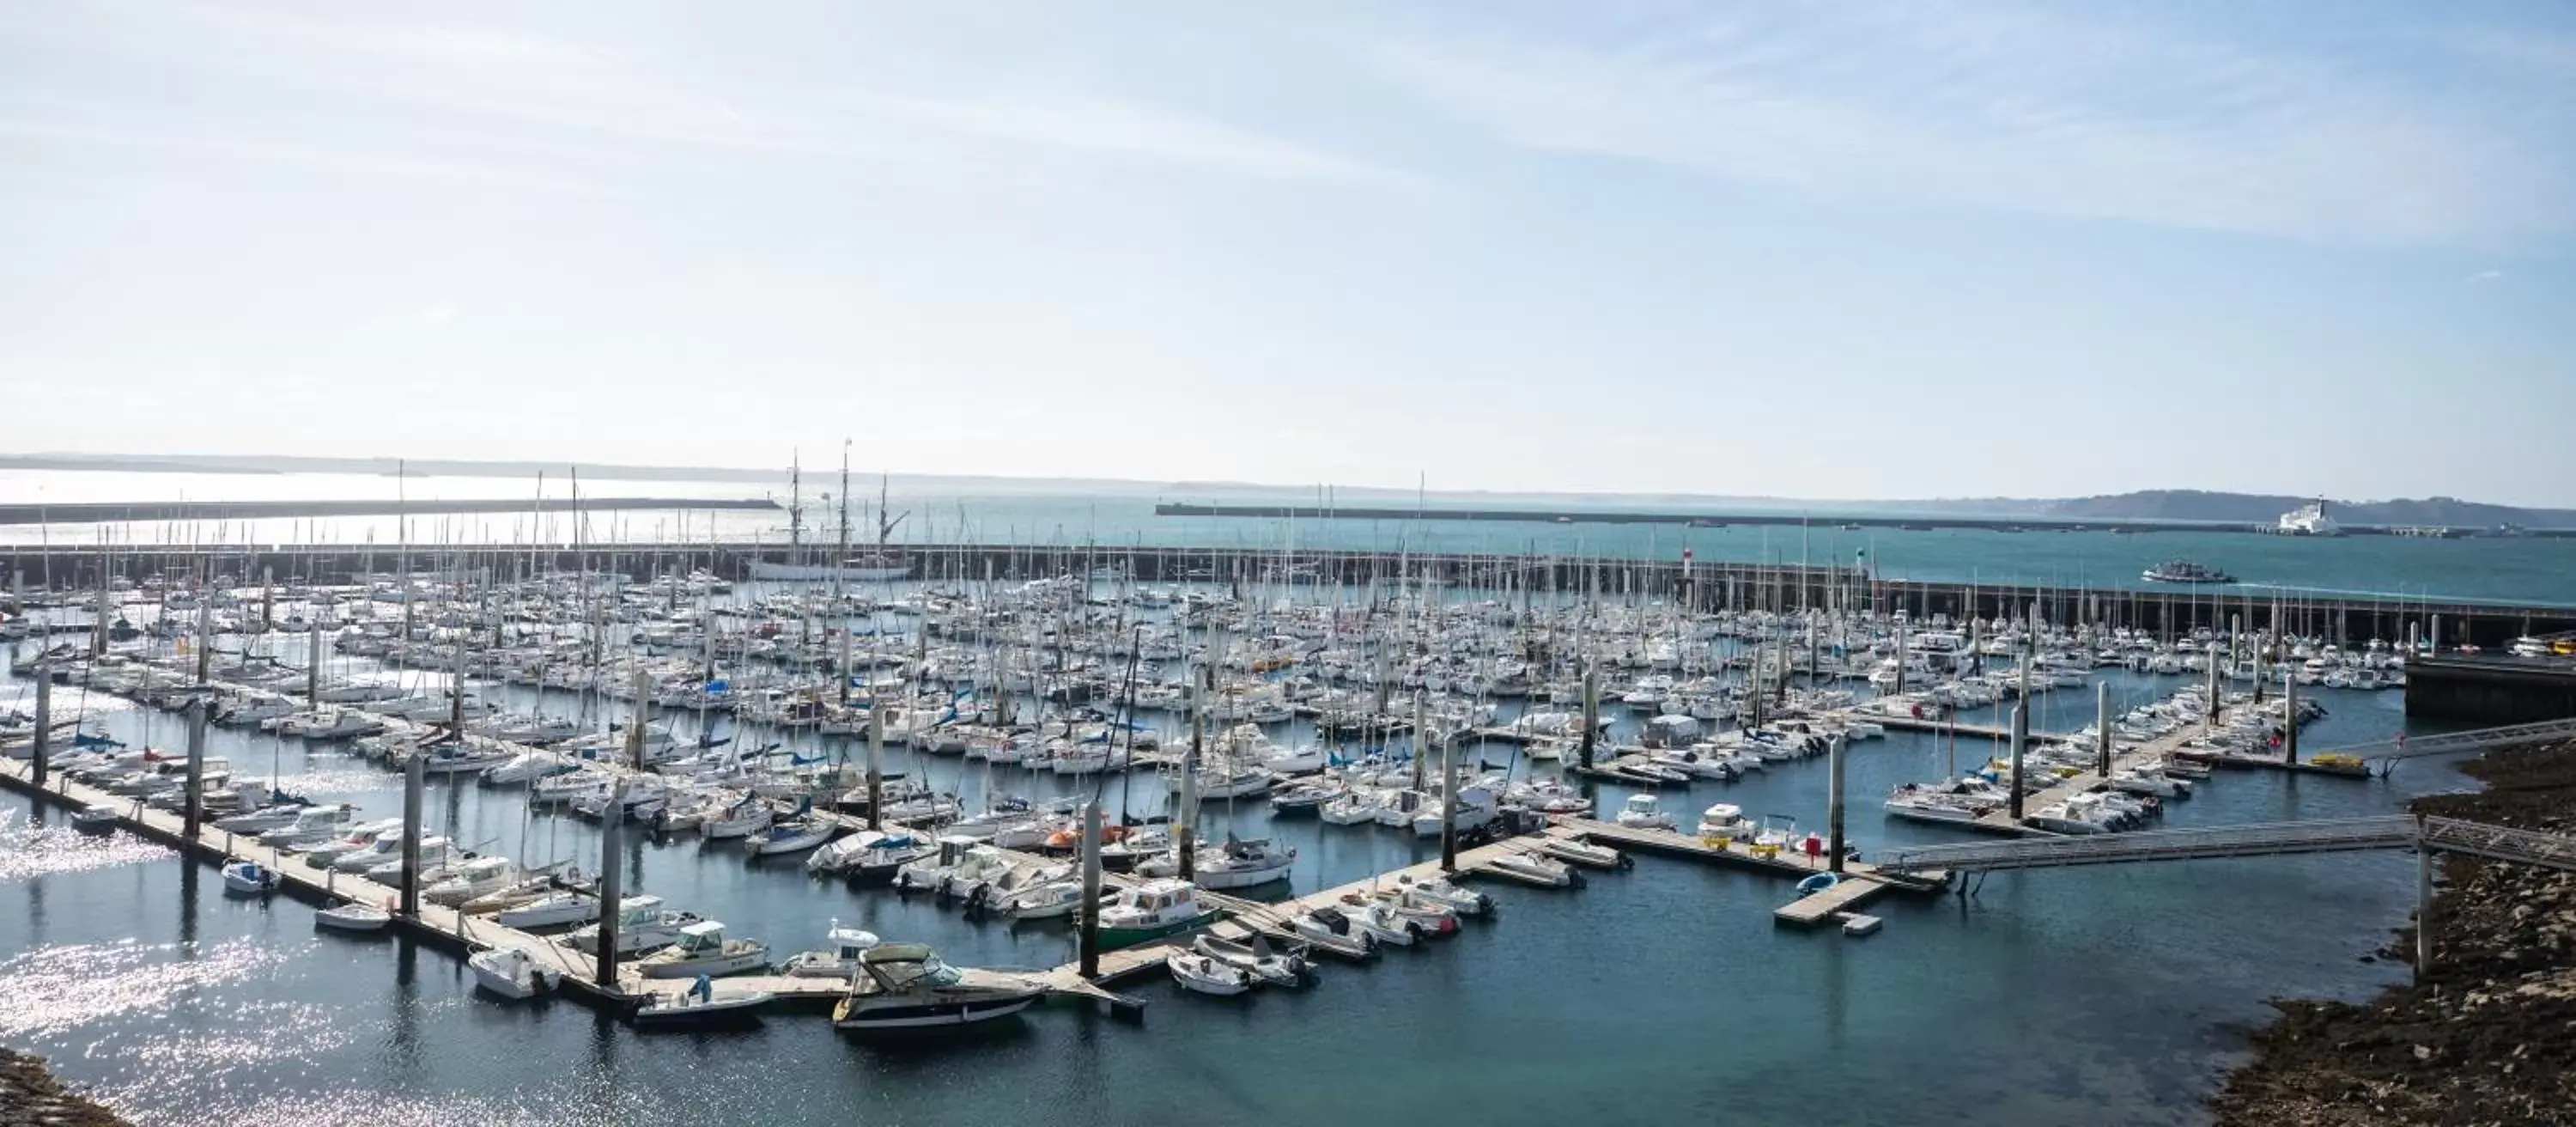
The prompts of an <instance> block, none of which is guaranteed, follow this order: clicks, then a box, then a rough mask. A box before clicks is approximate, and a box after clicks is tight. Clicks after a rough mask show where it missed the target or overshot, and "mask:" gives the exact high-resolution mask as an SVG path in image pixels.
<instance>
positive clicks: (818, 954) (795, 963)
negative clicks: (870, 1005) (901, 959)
mask: <svg viewBox="0 0 2576 1127" xmlns="http://www.w3.org/2000/svg"><path fill="white" fill-rule="evenodd" d="M823 938H824V939H825V940H827V941H829V942H830V943H831V944H832V947H831V949H830V950H827V951H799V952H797V953H796V954H793V955H790V956H788V957H787V962H786V963H785V964H783V965H782V966H780V967H779V971H780V973H782V974H785V975H786V976H787V977H789V978H848V977H850V976H852V975H855V974H857V973H859V956H861V955H864V954H866V953H867V952H868V951H869V950H871V949H873V948H875V947H877V946H878V945H879V943H880V941H879V940H878V939H877V936H876V933H875V932H872V931H861V930H859V929H857V928H847V927H842V926H841V921H839V920H837V919H836V920H833V921H832V926H831V927H830V928H829V929H828V930H826V931H825V932H824V933H823Z"/></svg>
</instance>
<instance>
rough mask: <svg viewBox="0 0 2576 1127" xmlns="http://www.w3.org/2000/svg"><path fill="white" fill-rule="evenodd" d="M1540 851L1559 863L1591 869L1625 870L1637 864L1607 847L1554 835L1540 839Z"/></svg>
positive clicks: (1632, 859)
mask: <svg viewBox="0 0 2576 1127" xmlns="http://www.w3.org/2000/svg"><path fill="white" fill-rule="evenodd" d="M1538 849H1539V852H1541V853H1544V854H1547V855H1548V856H1549V857H1553V858H1555V859H1557V860H1559V861H1563V862H1566V863H1568V864H1573V865H1581V866H1583V867H1585V868H1590V869H1625V868H1631V867H1634V866H1635V865H1636V863H1637V862H1636V860H1635V859H1634V858H1631V857H1629V856H1628V855H1627V854H1625V853H1621V852H1619V851H1618V850H1616V849H1612V848H1611V847H1609V846H1607V845H1602V844H1599V843H1597V842H1590V841H1584V840H1582V839H1580V838H1571V837H1558V836H1556V835H1554V834H1550V835H1548V836H1547V837H1544V838H1541V839H1539V843H1538Z"/></svg>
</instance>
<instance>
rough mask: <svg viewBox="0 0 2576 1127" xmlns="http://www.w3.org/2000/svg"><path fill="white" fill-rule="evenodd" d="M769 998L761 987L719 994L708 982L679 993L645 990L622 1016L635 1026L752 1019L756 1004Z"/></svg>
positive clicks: (757, 1015) (701, 1023)
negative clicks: (639, 998)
mask: <svg viewBox="0 0 2576 1127" xmlns="http://www.w3.org/2000/svg"><path fill="white" fill-rule="evenodd" d="M770 998H771V995H770V993H769V992H768V991H765V990H747V991H743V992H742V993H738V994H723V993H718V992H716V991H715V989H714V988H713V986H712V985H710V986H708V987H706V988H705V989H703V990H695V989H693V990H689V991H687V992H684V993H680V994H647V995H645V996H644V1003H643V1004H642V1005H640V1006H638V1007H636V1008H635V1010H634V1012H632V1013H630V1014H628V1015H627V1018H626V1020H628V1021H630V1022H633V1023H634V1024H635V1025H636V1027H637V1028H645V1029H668V1028H674V1027H684V1026H693V1025H717V1024H723V1023H727V1022H736V1021H756V1020H758V1019H759V1016H760V1015H759V1011H760V1007H762V1006H766V1005H768V1004H769V1002H770Z"/></svg>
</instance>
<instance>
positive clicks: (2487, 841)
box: [2422, 818, 2576, 872]
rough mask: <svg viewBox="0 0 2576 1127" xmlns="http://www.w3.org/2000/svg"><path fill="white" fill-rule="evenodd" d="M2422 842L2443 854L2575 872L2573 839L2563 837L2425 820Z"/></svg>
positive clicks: (2575, 843) (2451, 820) (2447, 820)
mask: <svg viewBox="0 0 2576 1127" xmlns="http://www.w3.org/2000/svg"><path fill="white" fill-rule="evenodd" d="M2422 840H2423V843H2424V845H2425V846H2426V847H2427V848H2430V849H2433V850H2436V851H2439V852H2443V853H2467V854H2471V855H2474V856H2478V857H2487V858H2492V859H2494V860H2498V861H2512V862H2515V863H2517V864H2524V865H2545V866H2548V867H2549V868H2553V869H2562V870H2565V871H2568V872H2576V837H2569V836H2566V835H2564V834H2553V833H2543V832H2541V831H2539V830H2518V829H2514V828H2512V827H2510V826H2491V825H2488V824H2486V823H2485V822H2465V821H2461V820H2460V819H2458V818H2426V819H2424V827H2423V838H2422Z"/></svg>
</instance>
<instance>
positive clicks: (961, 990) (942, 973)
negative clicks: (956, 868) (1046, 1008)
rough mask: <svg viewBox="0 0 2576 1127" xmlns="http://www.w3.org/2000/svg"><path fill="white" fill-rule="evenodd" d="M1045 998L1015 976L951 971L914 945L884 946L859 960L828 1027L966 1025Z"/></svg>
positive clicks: (885, 1028)
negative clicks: (855, 971)
mask: <svg viewBox="0 0 2576 1127" xmlns="http://www.w3.org/2000/svg"><path fill="white" fill-rule="evenodd" d="M1045 993H1046V991H1045V989H1044V988H1043V987H1040V986H1037V985H1035V984H1033V983H1031V982H1029V981H1028V980H1026V979H1023V978H1019V977H1017V976H1014V975H1007V974H998V973H995V972H993V971H984V970H972V969H968V968H964V967H952V966H949V965H948V964H946V963H944V962H941V961H940V959H939V956H938V954H937V953H935V952H933V951H932V950H931V949H930V948H929V947H927V946H924V945H922V944H919V943H887V944H880V945H878V946H875V947H871V948H868V949H867V950H865V951H862V952H860V953H859V955H858V974H857V975H856V976H855V977H853V978H852V980H851V983H850V992H849V993H848V994H847V995H845V996H843V997H842V999H841V1001H840V1003H839V1004H838V1005H835V1006H834V1007H832V1027H833V1028H835V1029H846V1030H851V1031H853V1032H860V1033H869V1032H877V1031H904V1030H914V1029H930V1028H939V1027H945V1026H959V1025H971V1024H974V1023H976V1022H983V1021H992V1020H994V1019H997V1018H1005V1017H1009V1016H1011V1015H1012V1014H1016V1013H1018V1012H1020V1011H1021V1010H1025V1009H1027V1008H1029V1006H1030V1005H1031V1004H1032V1003H1034V1002H1036V1001H1037V1000H1038V999H1039V998H1040V997H1042V996H1044V995H1045Z"/></svg>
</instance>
